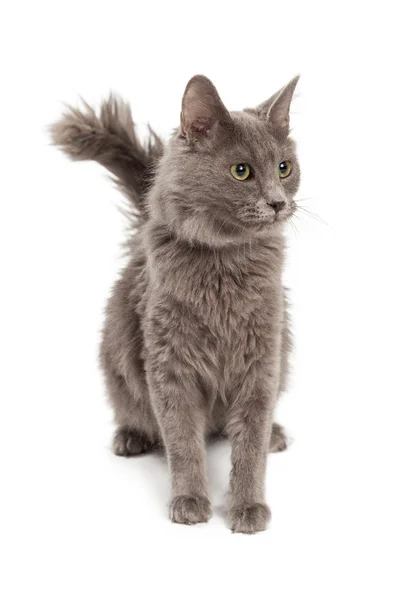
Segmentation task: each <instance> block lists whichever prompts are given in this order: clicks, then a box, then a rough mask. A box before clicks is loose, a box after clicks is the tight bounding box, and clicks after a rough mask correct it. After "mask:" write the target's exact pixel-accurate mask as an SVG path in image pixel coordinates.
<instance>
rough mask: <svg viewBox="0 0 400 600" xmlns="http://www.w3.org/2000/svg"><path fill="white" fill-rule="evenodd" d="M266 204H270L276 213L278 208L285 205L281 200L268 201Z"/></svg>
mask: <svg viewBox="0 0 400 600" xmlns="http://www.w3.org/2000/svg"><path fill="white" fill-rule="evenodd" d="M268 204H269V205H270V206H272V208H273V209H274V211H275V212H276V213H278V212H279V211H280V210H282V208H283V207H284V206H285V203H284V201H283V200H276V201H272V202H268Z"/></svg>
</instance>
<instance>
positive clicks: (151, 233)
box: [145, 220, 285, 271]
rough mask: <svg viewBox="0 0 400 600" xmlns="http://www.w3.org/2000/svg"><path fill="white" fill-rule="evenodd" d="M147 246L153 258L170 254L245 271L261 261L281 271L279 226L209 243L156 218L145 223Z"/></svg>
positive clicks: (185, 260)
mask: <svg viewBox="0 0 400 600" xmlns="http://www.w3.org/2000/svg"><path fill="white" fill-rule="evenodd" d="M145 237H146V240H147V243H146V246H147V248H148V251H149V252H150V254H152V255H153V256H154V257H155V258H156V257H157V256H158V257H161V256H163V255H164V256H165V257H167V256H170V259H171V260H179V263H180V264H181V265H183V264H186V265H187V264H189V263H192V264H196V263H197V262H198V261H200V262H201V263H202V264H204V263H207V262H211V263H213V265H214V266H216V267H220V268H221V269H222V270H226V269H229V270H234V271H246V270H247V269H248V268H249V267H250V266H251V264H254V263H257V264H259V263H264V264H265V267H266V268H268V267H269V268H271V267H274V269H276V270H277V271H281V269H282V264H283V257H284V250H285V238H284V235H283V230H282V228H276V229H274V230H272V231H270V232H265V234H264V235H259V236H258V237H254V238H253V239H250V238H248V239H246V240H238V241H237V242H229V243H225V244H223V243H221V244H220V245H218V246H211V245H208V244H205V243H200V242H198V241H196V240H186V239H184V238H181V237H179V236H178V235H177V234H176V233H175V232H174V231H172V230H171V229H170V228H168V226H167V225H165V224H163V223H162V222H158V221H155V220H154V221H153V220H152V221H150V222H149V223H147V229H146V232H145Z"/></svg>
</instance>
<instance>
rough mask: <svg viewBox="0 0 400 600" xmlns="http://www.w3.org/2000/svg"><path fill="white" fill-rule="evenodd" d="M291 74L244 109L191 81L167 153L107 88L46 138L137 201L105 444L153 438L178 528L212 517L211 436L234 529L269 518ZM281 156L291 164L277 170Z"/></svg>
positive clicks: (109, 349) (121, 450)
mask: <svg viewBox="0 0 400 600" xmlns="http://www.w3.org/2000/svg"><path fill="white" fill-rule="evenodd" d="M297 79H298V78H295V79H294V80H292V81H291V82H290V83H289V84H288V85H287V86H286V87H285V88H283V89H282V90H280V92H278V93H277V94H275V95H274V96H273V97H272V99H270V100H269V101H267V102H265V103H263V104H262V105H260V106H259V107H257V108H256V109H246V110H245V111H243V112H232V113H229V112H228V111H227V109H226V108H225V106H224V105H223V103H222V101H221V99H220V97H219V95H218V93H217V91H216V89H215V87H214V86H213V84H212V83H211V82H210V81H209V80H208V79H207V78H205V77H203V76H200V75H198V76H195V77H193V78H192V79H191V80H190V82H189V83H188V85H187V88H186V90H185V94H184V96H183V101H182V114H181V127H180V129H178V130H176V131H175V132H174V134H173V135H172V137H171V140H170V141H169V143H168V144H167V145H166V146H165V148H163V146H162V144H161V142H160V141H159V139H158V138H157V137H156V136H155V135H154V134H152V142H151V143H149V145H148V147H147V148H144V147H143V146H142V145H141V144H140V143H139V141H138V140H137V138H136V136H135V132H134V127H133V123H132V119H131V116H130V110H129V108H128V107H127V105H125V104H124V103H122V102H121V101H117V100H115V99H113V98H110V100H109V101H107V102H106V103H105V104H103V106H102V109H101V114H100V117H99V118H98V117H96V115H95V113H94V111H93V110H92V109H91V108H90V107H86V112H84V113H82V112H80V111H77V110H71V111H70V112H69V113H68V114H67V115H65V116H64V117H63V119H62V120H61V121H60V122H58V123H56V124H55V125H54V126H53V128H52V134H53V141H54V143H55V144H57V145H59V146H61V148H62V149H63V150H64V151H65V152H66V153H67V154H68V155H69V156H71V157H72V158H75V159H78V160H79V159H81V160H82V159H93V160H97V161H98V162H100V163H101V164H103V165H104V166H106V167H107V168H108V169H109V170H110V171H111V172H112V173H113V174H114V175H115V176H116V177H117V178H118V181H119V183H120V185H121V187H122V188H123V190H124V191H125V192H126V193H127V195H128V197H129V198H130V199H131V200H132V202H133V204H134V206H135V207H136V209H138V210H139V211H140V215H139V226H138V229H137V231H136V233H135V235H134V236H133V237H132V239H131V241H130V260H129V263H128V264H127V266H126V268H125V269H124V271H123V273H122V275H121V277H120V278H119V280H118V281H117V282H116V284H115V287H114V290H113V294H112V296H111V298H110V300H109V303H108V307H107V316H106V322H105V326H104V333H103V341H102V345H101V352H100V356H101V364H102V368H103V371H104V374H105V379H106V384H107V388H108V392H109V397H110V400H111V403H112V405H113V407H114V410H115V421H116V425H117V430H116V434H115V439H114V450H115V452H116V453H117V454H120V455H124V456H132V455H135V454H138V453H140V452H143V451H146V450H150V449H152V448H157V447H161V446H163V447H165V449H166V452H167V456H168V462H169V468H170V471H171V478H172V500H171V504H170V516H171V519H172V521H175V522H178V523H187V524H193V523H199V522H203V521H207V520H208V519H209V517H210V515H211V505H210V501H209V495H208V486H207V475H206V468H205V438H206V436H207V435H211V434H215V433H217V434H225V435H227V436H229V438H230V439H231V441H232V470H231V474H230V500H229V511H228V512H229V517H230V522H231V527H232V530H233V531H235V532H242V533H255V532H256V531H260V530H263V529H265V528H266V527H267V524H268V521H269V518H270V512H269V509H268V508H267V506H266V504H265V499H264V479H265V467H266V458H267V450H268V448H270V451H278V450H283V449H284V448H285V447H286V439H285V435H284V432H283V430H282V428H281V427H280V426H279V425H276V424H273V412H274V408H275V404H276V401H277V397H278V395H279V393H280V391H282V390H283V389H284V386H285V382H286V376H287V370H288V354H289V350H290V329H289V323H288V318H287V311H286V301H285V293H284V289H283V287H282V268H283V261H284V238H283V227H284V224H285V222H286V220H287V219H288V217H289V216H290V215H291V214H293V212H294V210H295V208H296V206H295V202H294V195H295V193H296V191H297V189H298V185H299V178H300V170H299V166H298V162H297V158H296V153H295V146H294V143H293V142H292V141H291V139H290V138H289V137H288V133H289V108H290V102H291V99H292V95H293V92H294V89H295V86H296V83H297ZM283 160H289V161H291V163H292V171H291V173H290V175H289V176H288V177H287V178H286V179H280V178H279V175H278V165H279V163H280V162H281V161H283ZM154 161H157V167H156V169H155V171H154V176H153V179H152V184H151V185H149V181H150V177H151V176H152V175H151V173H152V169H153V165H154ZM236 163H249V164H250V165H251V167H252V172H253V174H252V177H251V178H249V179H248V180H246V181H237V180H236V179H235V178H234V177H233V176H232V174H231V172H230V166H231V165H233V164H236ZM278 207H279V208H280V210H279V211H278Z"/></svg>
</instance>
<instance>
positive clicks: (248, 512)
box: [229, 502, 271, 534]
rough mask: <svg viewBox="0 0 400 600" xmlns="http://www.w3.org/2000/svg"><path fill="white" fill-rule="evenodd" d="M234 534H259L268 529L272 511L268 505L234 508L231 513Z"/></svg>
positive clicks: (260, 504) (259, 504)
mask: <svg viewBox="0 0 400 600" xmlns="http://www.w3.org/2000/svg"><path fill="white" fill-rule="evenodd" d="M229 517H230V520H231V529H232V531H233V533H248V534H251V533H257V531H264V529H267V527H268V523H269V521H270V519H271V511H270V510H269V508H268V506H267V505H266V504H262V503H261V502H260V503H258V504H251V505H241V506H233V507H232V508H231V510H230V511H229Z"/></svg>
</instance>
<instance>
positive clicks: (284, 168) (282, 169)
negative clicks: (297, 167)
mask: <svg viewBox="0 0 400 600" xmlns="http://www.w3.org/2000/svg"><path fill="white" fill-rule="evenodd" d="M278 170H279V177H280V178H281V179H285V177H288V176H289V175H290V172H291V170H292V163H291V162H290V160H283V161H282V162H281V163H279V167H278Z"/></svg>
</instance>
